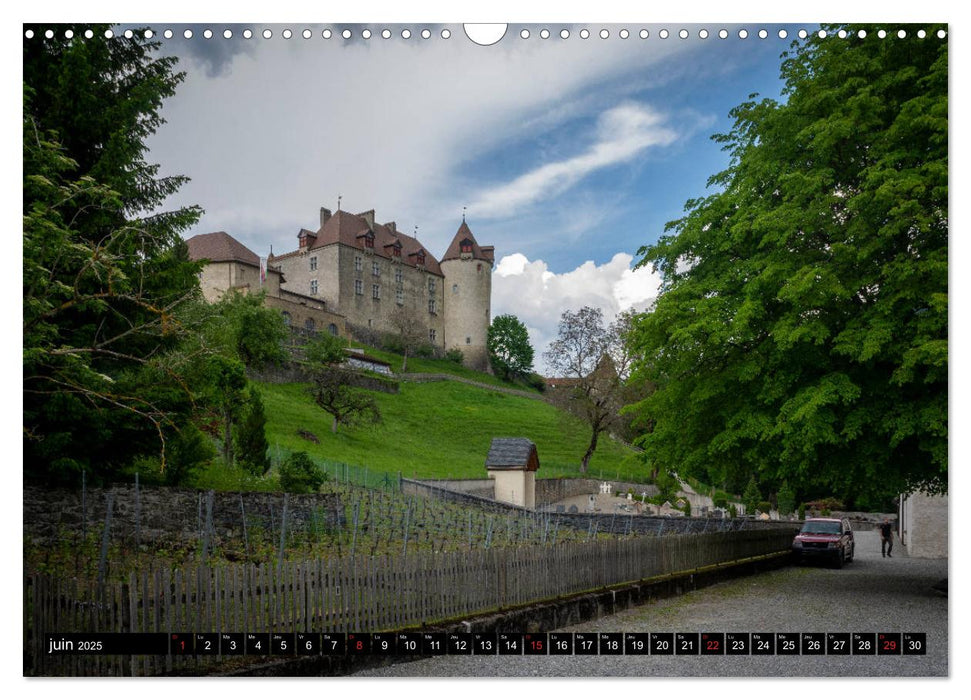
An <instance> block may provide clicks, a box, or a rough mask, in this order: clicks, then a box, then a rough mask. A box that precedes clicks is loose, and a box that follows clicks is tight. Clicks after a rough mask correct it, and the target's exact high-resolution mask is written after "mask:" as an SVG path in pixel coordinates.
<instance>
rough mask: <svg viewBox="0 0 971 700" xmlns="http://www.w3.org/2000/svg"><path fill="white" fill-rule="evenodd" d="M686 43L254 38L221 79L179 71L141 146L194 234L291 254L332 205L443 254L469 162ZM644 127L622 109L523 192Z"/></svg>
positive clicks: (621, 151)
mask: <svg viewBox="0 0 971 700" xmlns="http://www.w3.org/2000/svg"><path fill="white" fill-rule="evenodd" d="M318 34H319V33H318ZM688 44H689V42H683V44H682V43H678V44H673V45H665V46H661V45H660V44H659V43H658V42H652V43H644V44H643V45H640V44H638V45H637V48H636V50H634V44H629V43H626V42H600V43H593V42H572V41H571V42H563V43H561V44H553V43H550V44H543V45H542V46H540V45H539V44H538V43H536V42H516V41H510V42H500V44H498V45H496V46H494V47H489V48H488V49H483V48H482V47H476V46H474V45H471V42H467V41H464V40H459V38H458V37H456V38H455V39H453V40H450V41H439V42H428V43H427V44H426V43H422V42H401V41H387V42H385V41H384V40H380V41H379V40H376V39H372V40H371V41H369V42H359V43H355V44H349V45H344V44H343V43H342V42H341V41H337V40H332V41H329V42H328V41H323V40H315V41H312V42H311V41H303V40H301V41H299V42H296V41H290V42H286V41H282V40H274V41H268V42H261V43H259V44H258V48H257V49H255V50H253V51H249V52H245V53H240V54H236V55H234V56H233V57H232V63H231V65H228V64H227V65H225V66H223V67H222V70H221V71H219V72H218V74H217V75H210V74H207V71H206V70H205V69H204V68H201V67H200V64H198V63H196V62H194V61H192V60H185V61H183V63H182V64H180V68H183V69H186V70H187V71H188V74H187V77H186V80H185V82H184V83H183V84H182V85H181V86H180V87H179V90H178V91H177V93H176V95H175V96H174V97H172V98H171V99H170V100H168V101H167V102H166V104H165V107H164V110H163V116H164V117H165V118H166V119H167V120H168V124H166V125H165V126H164V127H163V128H162V129H160V130H159V132H158V133H157V134H156V135H155V136H154V137H153V138H152V139H150V141H149V145H150V147H151V149H152V154H151V156H150V157H151V158H152V159H153V160H156V161H157V162H160V163H161V164H162V170H163V172H164V173H166V174H184V175H188V176H189V177H190V178H191V179H192V181H191V182H190V183H189V184H188V185H186V186H185V187H184V188H183V189H182V191H181V192H180V193H179V194H178V195H177V196H175V197H173V200H172V201H171V202H170V203H169V206H177V205H180V204H200V205H201V206H202V207H203V208H204V209H205V210H206V214H205V216H204V217H203V220H202V221H201V222H200V224H199V226H198V227H197V229H196V230H194V231H191V232H190V233H189V235H191V234H192V233H199V232H204V231H213V230H226V231H228V232H229V233H231V234H233V235H236V236H237V237H239V238H240V239H241V240H242V241H243V242H244V243H246V244H248V245H250V246H251V247H252V248H253V249H254V250H258V251H259V252H261V253H265V252H266V250H267V249H268V247H269V245H270V244H274V245H275V249H276V250H277V252H280V251H282V250H288V249H290V248H293V247H294V246H295V245H296V239H295V237H296V233H297V231H298V230H299V228H301V227H308V228H309V227H313V226H314V224H315V220H316V218H317V210H318V208H319V207H320V206H326V207H330V208H331V209H333V208H334V207H335V206H336V200H337V195H338V194H342V195H343V207H344V208H345V209H347V210H350V211H363V210H365V209H370V208H375V209H376V210H377V216H378V219H380V220H382V221H384V220H390V219H394V220H395V221H397V222H398V224H399V228H400V229H401V230H406V231H410V230H412V229H413V227H414V225H416V224H418V225H419V226H420V232H419V235H420V236H421V237H422V240H423V241H424V242H425V244H426V245H428V246H429V247H430V248H431V249H432V250H435V251H438V250H444V248H445V246H447V244H448V242H449V240H450V239H451V236H452V235H453V234H454V231H455V228H456V227H457V224H458V220H459V217H460V216H461V213H462V205H463V204H467V203H469V202H470V201H472V200H473V199H475V198H476V195H475V192H476V189H475V188H478V187H479V186H480V183H479V182H478V180H477V177H476V174H475V173H474V172H472V171H470V172H466V169H465V165H466V164H468V163H470V162H471V161H472V160H473V159H475V158H476V157H477V156H481V155H482V154H484V153H488V152H490V151H492V150H493V149H495V148H496V147H497V146H499V145H503V144H509V143H518V142H524V141H528V140H530V139H532V138H534V137H536V136H537V135H538V134H543V133H546V132H547V131H548V130H549V129H552V128H555V127H556V126H557V125H558V124H562V123H564V120H570V119H574V118H583V117H585V116H588V115H591V114H596V111H595V110H596V109H603V105H604V103H605V101H606V103H607V104H610V103H611V101H614V102H615V101H616V100H617V99H620V95H622V94H623V89H621V88H617V87H616V86H617V85H622V84H623V81H622V80H620V79H621V78H622V77H623V76H627V75H631V74H634V73H637V72H639V71H640V72H642V71H643V70H644V69H646V68H647V67H649V66H651V65H652V64H654V63H656V62H658V61H659V60H662V59H665V60H666V59H668V58H670V57H671V56H672V54H673V53H676V52H681V51H685V52H688V51H690V49H689V48H688ZM170 46H171V47H172V50H174V51H178V50H179V46H180V44H179V43H178V42H173V43H172V44H171V45H170ZM254 46H257V45H255V44H254ZM210 72H211V71H210ZM605 85H614V86H615V88H614V91H613V92H611V91H610V90H606V89H605V87H604V86H605ZM652 118H656V115H653V116H652V114H651V113H648V112H646V111H644V110H642V109H639V108H637V107H636V106H633V105H624V104H622V105H621V106H620V107H618V108H615V109H613V110H610V111H609V112H607V113H606V114H604V115H602V118H601V120H600V127H599V131H598V132H597V133H596V134H595V135H594V138H593V144H592V145H591V146H590V148H588V149H587V150H584V151H582V152H580V153H579V154H578V155H576V156H574V157H573V158H569V159H567V160H566V161H563V162H561V163H554V164H551V165H549V166H546V167H542V168H538V169H537V170H536V171H534V172H533V173H527V174H526V175H525V176H524V177H525V178H526V180H525V181H524V182H526V183H527V184H530V186H531V192H532V193H533V194H532V195H530V196H533V197H535V196H539V195H540V193H543V192H548V191H550V188H551V187H553V188H555V187H563V186H569V184H570V182H571V181H575V179H576V178H578V177H582V176H583V174H584V173H589V172H592V171H593V170H595V169H597V168H602V167H605V165H606V164H609V163H612V162H620V161H622V160H623V159H624V158H629V157H631V154H632V153H636V152H637V150H638V149H642V148H644V147H645V141H646V140H648V141H649V140H651V139H656V138H659V137H660V138H663V137H664V135H663V133H661V134H659V131H658V129H659V127H658V126H657V125H655V126H654V127H652V126H651V125H650V122H651V119H652ZM496 196H497V197H498V193H497V195H496ZM496 205H498V200H497V201H496ZM470 214H472V212H471V209H470ZM496 242H497V243H501V241H496Z"/></svg>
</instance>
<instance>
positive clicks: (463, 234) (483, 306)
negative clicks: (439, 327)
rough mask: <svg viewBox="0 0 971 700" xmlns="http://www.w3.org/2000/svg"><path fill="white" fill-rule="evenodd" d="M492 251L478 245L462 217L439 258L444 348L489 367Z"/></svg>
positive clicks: (474, 365) (476, 366)
mask: <svg viewBox="0 0 971 700" xmlns="http://www.w3.org/2000/svg"><path fill="white" fill-rule="evenodd" d="M494 261H495V251H494V249H493V248H492V247H491V246H486V247H480V246H479V244H478V243H477V242H476V240H475V236H473V235H472V231H471V230H470V229H469V226H468V224H467V223H465V219H464V218H463V219H462V225H461V226H459V230H458V231H457V232H456V234H455V237H454V238H453V239H452V243H451V245H450V246H449V247H448V250H447V251H446V252H445V255H444V256H443V257H442V260H441V263H440V264H441V268H442V274H443V275H444V276H445V349H446V350H451V349H453V348H454V349H458V350H461V351H462V354H463V355H464V356H465V364H466V365H467V366H469V367H472V368H474V369H479V370H483V371H489V350H488V347H487V345H486V341H487V338H488V332H489V323H490V322H491V321H492V316H491V313H492V266H493V263H494Z"/></svg>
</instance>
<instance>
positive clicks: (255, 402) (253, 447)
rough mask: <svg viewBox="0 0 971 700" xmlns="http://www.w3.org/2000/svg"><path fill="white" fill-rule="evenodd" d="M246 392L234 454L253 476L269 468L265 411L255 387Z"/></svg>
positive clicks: (263, 472)
mask: <svg viewBox="0 0 971 700" xmlns="http://www.w3.org/2000/svg"><path fill="white" fill-rule="evenodd" d="M247 393H248V401H247V405H246V409H245V412H244V413H243V419H242V421H240V423H239V426H238V427H237V430H236V435H235V440H236V455H237V458H238V461H239V464H240V466H241V467H243V468H244V469H246V470H247V471H248V472H250V473H251V474H253V475H254V476H263V475H264V474H266V473H267V472H268V471H269V470H270V455H269V454H268V451H269V449H270V443H269V442H268V441H267V439H266V411H265V410H264V409H263V398H262V397H261V396H260V392H259V391H258V390H257V389H256V387H252V386H251V387H250V388H249V390H248V392H247Z"/></svg>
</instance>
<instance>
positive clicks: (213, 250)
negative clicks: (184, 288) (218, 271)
mask: <svg viewBox="0 0 971 700" xmlns="http://www.w3.org/2000/svg"><path fill="white" fill-rule="evenodd" d="M186 245H188V246H189V258H190V259H192V260H211V261H212V262H226V261H235V262H242V263H246V264H248V265H253V266H254V267H259V266H260V256H258V255H257V254H256V253H254V252H253V251H252V250H250V249H249V248H247V247H246V246H244V245H243V244H242V243H240V242H239V241H237V240H236V239H235V238H233V237H232V236H230V235H229V234H228V233H226V232H225V231H216V232H214V233H200V234H198V235H196V236H193V237H192V238H190V239H189V240H187V241H186Z"/></svg>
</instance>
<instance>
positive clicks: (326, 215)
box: [320, 207, 330, 228]
mask: <svg viewBox="0 0 971 700" xmlns="http://www.w3.org/2000/svg"><path fill="white" fill-rule="evenodd" d="M328 219H330V209H327V208H326V207H321V208H320V227H321V228H323V227H324V224H326V223H327V220H328Z"/></svg>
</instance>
